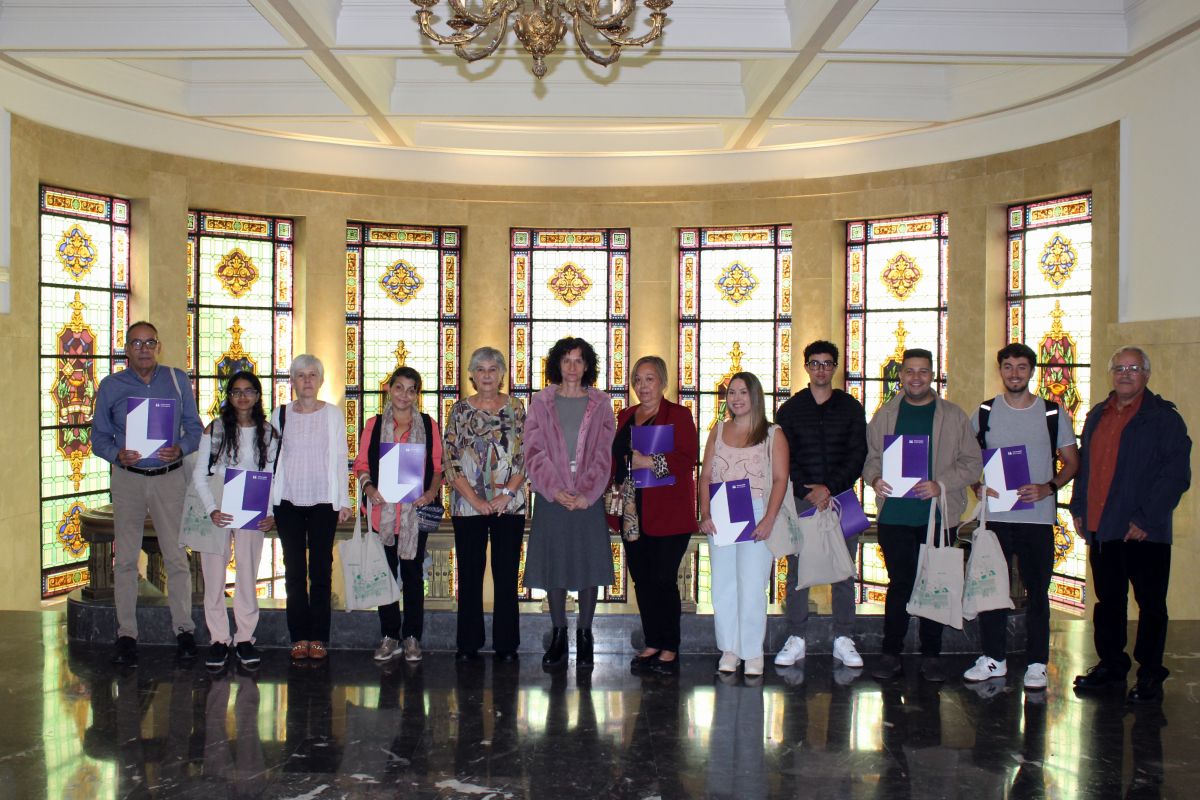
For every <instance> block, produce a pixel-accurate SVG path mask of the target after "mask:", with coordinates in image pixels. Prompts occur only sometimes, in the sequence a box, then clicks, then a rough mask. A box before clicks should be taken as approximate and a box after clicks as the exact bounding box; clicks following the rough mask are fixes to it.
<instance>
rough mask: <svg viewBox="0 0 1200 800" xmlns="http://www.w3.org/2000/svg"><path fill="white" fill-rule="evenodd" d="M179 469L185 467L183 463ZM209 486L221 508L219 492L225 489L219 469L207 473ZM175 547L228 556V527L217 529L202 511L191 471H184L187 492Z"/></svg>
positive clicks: (194, 551)
mask: <svg viewBox="0 0 1200 800" xmlns="http://www.w3.org/2000/svg"><path fill="white" fill-rule="evenodd" d="M183 469H187V467H186V466H184V467H183ZM206 480H207V481H208V486H209V489H210V490H211V491H212V495H213V497H214V498H215V499H216V501H217V508H220V507H221V494H222V493H223V490H224V488H225V484H224V481H223V479H222V475H221V473H220V472H217V473H215V474H213V475H209V476H208V477H207V478H206ZM179 546H180V547H188V548H191V550H192V552H193V553H214V554H216V555H219V556H220V555H223V556H226V557H228V556H229V529H228V528H218V527H217V526H216V525H213V524H212V519H210V518H209V516H208V514H207V513H206V512H205V511H204V501H203V500H201V499H200V493H199V492H197V491H196V485H195V484H194V483H193V482H192V473H191V472H189V473H188V474H187V493H186V494H184V496H183V519H182V520H180V523H179Z"/></svg>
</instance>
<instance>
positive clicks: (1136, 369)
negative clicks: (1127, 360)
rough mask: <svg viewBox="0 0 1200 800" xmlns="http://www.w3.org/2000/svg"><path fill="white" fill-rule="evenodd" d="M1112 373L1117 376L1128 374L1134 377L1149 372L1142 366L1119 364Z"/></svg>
mask: <svg viewBox="0 0 1200 800" xmlns="http://www.w3.org/2000/svg"><path fill="white" fill-rule="evenodd" d="M1112 371H1113V372H1114V373H1116V374H1117V375H1123V374H1124V373H1126V372H1128V373H1130V374H1132V375H1140V374H1142V373H1143V372H1149V370H1147V369H1146V368H1145V367H1144V366H1143V365H1141V364H1117V365H1116V366H1115V367H1113V368H1112Z"/></svg>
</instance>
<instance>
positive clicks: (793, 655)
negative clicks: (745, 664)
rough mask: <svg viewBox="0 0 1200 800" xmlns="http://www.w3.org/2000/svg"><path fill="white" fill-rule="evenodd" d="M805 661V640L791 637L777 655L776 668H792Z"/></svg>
mask: <svg viewBox="0 0 1200 800" xmlns="http://www.w3.org/2000/svg"><path fill="white" fill-rule="evenodd" d="M803 660H804V639H803V638H802V637H800V636H789V637H788V638H787V641H786V642H784V643H783V649H782V650H780V651H779V652H778V653H776V655H775V666H777V667H790V666H791V665H792V664H795V663H796V662H797V661H803ZM860 663H861V662H860Z"/></svg>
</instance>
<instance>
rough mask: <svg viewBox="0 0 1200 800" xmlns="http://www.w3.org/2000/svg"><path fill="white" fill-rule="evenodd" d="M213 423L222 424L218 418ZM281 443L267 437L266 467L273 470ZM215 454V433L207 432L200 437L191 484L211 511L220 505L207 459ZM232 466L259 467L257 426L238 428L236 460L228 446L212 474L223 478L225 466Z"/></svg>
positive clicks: (240, 467) (256, 468) (205, 507)
mask: <svg viewBox="0 0 1200 800" xmlns="http://www.w3.org/2000/svg"><path fill="white" fill-rule="evenodd" d="M213 424H214V425H219V424H221V421H220V420H219V419H218V420H217V421H216V422H214V423H213ZM278 446H279V440H278V439H277V438H270V439H268V440H267V465H266V466H265V467H263V469H264V470H266V471H268V472H270V471H271V469H272V467H273V466H274V462H275V449H276V448H277V447H278ZM211 457H212V434H210V433H207V432H205V434H204V435H203V436H201V437H200V449H199V450H197V451H196V466H195V468H194V469H193V470H192V485H193V486H195V487H196V494H197V495H199V496H200V500H201V501H203V503H204V510H205V511H206V512H208V513H209V514H212V512H214V511H216V510H217V509H218V505H217V499H216V497H214V496H213V493H212V486H211V485H210V484H209V474H208V459H209V458H211ZM230 467H232V468H233V469H248V470H258V469H259V466H258V448H257V447H256V446H255V442H254V428H239V429H238V453H237V460H236V461H234V460H233V459H232V454H231V453H230V452H229V451H228V450H226V451H225V452H224V453H222V454H221V456H220V458H218V459H217V461H216V463H214V464H213V476H217V477H220V478H221V479H222V480H224V477H225V470H226V469H227V468H230Z"/></svg>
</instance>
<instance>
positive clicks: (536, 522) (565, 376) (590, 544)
mask: <svg viewBox="0 0 1200 800" xmlns="http://www.w3.org/2000/svg"><path fill="white" fill-rule="evenodd" d="M598 376H599V369H598V365H597V358H596V351H595V350H594V349H593V348H592V346H591V345H590V344H588V343H587V342H586V341H584V340H583V339H578V338H575V337H570V336H569V337H567V338H565V339H559V340H558V341H557V342H555V343H554V346H553V347H551V348H550V353H549V356H548V357H547V359H546V382H547V383H548V384H549V385H548V386H547V387H546V388H545V389H542V390H541V391H540V392H538V393H537V394H535V395H534V396H533V399H532V400H531V401H530V402H529V419H528V420H527V421H526V423H525V472H526V474H528V475H529V480H530V482H531V483H532V484H533V488H534V491H536V492H537V501H536V502H535V503H534V506H533V525H532V527H531V528H530V532H529V544H528V546H527V548H526V552H525V585H526V586H531V587H534V588H537V589H545V590H546V592H547V594H548V595H549V600H550V618H551V622H552V624H553V626H554V630H553V632H552V634H551V639H550V647H549V648H548V649H547V650H546V654H545V656H544V657H543V658H542V666H543V667H544V668H546V669H554V668H558V667H561V666H564V665H565V664H566V659H567V592H568V591H577V592H579V618H578V620H576V630H575V647H576V650H575V663H576V667H577V668H583V669H587V668H590V667H591V666H592V650H593V637H592V615H593V614H594V613H595V611H596V600H597V598H598V591H597V590H598V587H600V586H609V585H611V584H612V580H613V564H612V549H611V547H610V545H609V539H608V522H607V521H606V520H605V519H604V501H603V495H604V489H605V488H606V487H607V486H608V482H609V475H610V468H611V465H612V440H613V433H614V430H615V427H616V419H615V418H614V417H613V408H612V398H611V397H609V396H608V395H607V394H605V393H604V392H602V391H600V390H599V389H595V388H593V386H594V385H595V383H596V378H597V377H598Z"/></svg>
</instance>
